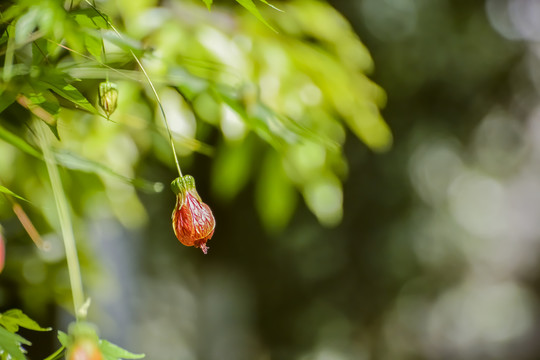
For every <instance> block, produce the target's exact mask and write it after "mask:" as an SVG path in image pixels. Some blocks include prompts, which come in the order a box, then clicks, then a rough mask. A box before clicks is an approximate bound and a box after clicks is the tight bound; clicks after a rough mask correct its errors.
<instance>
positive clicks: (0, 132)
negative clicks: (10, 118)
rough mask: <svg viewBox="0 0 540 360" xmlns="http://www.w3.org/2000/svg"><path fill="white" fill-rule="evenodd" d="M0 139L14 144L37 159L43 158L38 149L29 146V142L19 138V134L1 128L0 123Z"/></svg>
mask: <svg viewBox="0 0 540 360" xmlns="http://www.w3.org/2000/svg"><path fill="white" fill-rule="evenodd" d="M0 139H2V140H4V141H5V142H7V143H9V144H11V145H13V146H15V147H16V148H18V149H19V150H21V151H23V152H25V153H27V154H28V155H31V156H33V157H35V158H38V159H43V157H42V156H41V153H40V152H39V151H37V150H36V149H34V148H33V147H32V146H30V144H28V143H27V142H26V141H25V140H23V139H21V138H20V137H19V136H17V135H15V134H14V133H12V132H11V131H9V130H7V129H5V128H3V127H2V125H0Z"/></svg>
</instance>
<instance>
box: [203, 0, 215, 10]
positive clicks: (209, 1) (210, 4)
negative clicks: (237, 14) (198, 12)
mask: <svg viewBox="0 0 540 360" xmlns="http://www.w3.org/2000/svg"><path fill="white" fill-rule="evenodd" d="M203 1H204V3H205V4H206V7H207V8H208V10H210V8H211V7H212V3H213V2H214V0H203Z"/></svg>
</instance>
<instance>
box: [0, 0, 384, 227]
mask: <svg viewBox="0 0 540 360" xmlns="http://www.w3.org/2000/svg"><path fill="white" fill-rule="evenodd" d="M262 2H263V3H264V4H266V5H269V6H267V7H264V8H260V9H259V8H258V7H257V6H256V5H255V3H254V2H253V1H252V0H249V1H243V0H242V1H238V3H240V4H241V5H242V6H243V7H244V8H246V9H247V10H249V12H250V13H251V14H250V15H249V16H245V15H244V14H242V13H240V14H239V15H235V17H234V21H235V24H236V26H235V28H234V29H231V28H228V27H226V26H222V25H220V23H219V22H216V21H215V18H216V16H220V14H221V13H225V12H230V11H231V10H227V9H224V8H220V7H219V6H217V5H216V4H213V2H212V1H205V4H206V5H207V6H208V7H210V6H211V5H213V6H212V12H209V13H207V14H206V15H204V14H203V15H200V14H199V15H200V16H202V17H200V21H198V22H187V23H179V22H177V21H176V20H174V18H164V19H162V26H160V27H159V28H153V27H149V28H145V27H142V28H137V29H135V28H133V27H130V25H129V24H130V22H131V21H133V19H134V17H136V16H138V14H142V13H143V12H144V11H145V9H147V6H148V5H142V4H141V5H140V6H137V7H134V8H133V9H132V10H131V12H129V13H125V14H123V15H122V16H123V18H121V19H118V16H119V15H115V14H116V13H115V10H114V9H113V8H109V11H111V14H112V15H113V16H108V15H107V14H104V13H103V12H102V11H99V9H95V8H92V7H90V6H89V5H88V3H87V2H81V3H79V4H78V5H77V3H74V4H73V6H72V8H67V9H66V8H62V7H60V6H59V5H58V3H56V2H54V1H44V2H40V3H39V4H33V2H26V1H22V2H21V4H19V6H17V7H10V8H8V9H7V11H5V12H4V14H3V21H4V24H6V25H7V27H6V28H5V31H4V33H3V35H2V43H1V44H2V45H1V46H2V47H3V48H4V50H5V53H6V56H5V61H4V63H5V64H4V65H5V66H4V78H5V79H6V80H7V81H6V82H4V83H3V84H1V86H0V88H1V91H2V94H3V96H2V102H0V110H4V112H5V111H6V109H7V110H10V111H11V112H13V111H16V112H21V110H20V108H16V105H14V104H17V103H18V104H20V105H22V106H23V107H25V108H26V109H27V110H28V111H29V112H30V113H31V114H33V115H34V116H36V117H38V118H40V119H41V120H43V121H45V122H46V123H47V125H48V126H49V127H50V128H51V130H52V131H53V132H54V133H55V135H56V136H57V137H58V138H59V139H60V140H61V141H60V142H59V143H57V144H56V147H57V148H58V149H57V151H56V157H57V161H58V162H59V163H61V164H62V165H64V166H67V167H68V168H71V169H77V170H83V171H86V172H93V173H96V174H98V175H99V176H100V177H101V176H102V175H105V176H106V175H113V176H115V177H116V178H118V179H121V180H123V181H127V182H128V183H129V184H132V185H135V186H138V187H141V188H142V189H146V190H149V191H153V190H154V191H155V190H156V189H158V188H160V185H156V182H147V181H144V180H142V181H139V180H132V179H135V178H136V177H135V176H133V175H132V173H133V171H134V169H133V167H132V166H131V165H130V164H132V163H134V162H136V161H137V156H138V155H132V153H131V152H128V153H125V154H122V153H116V154H115V155H114V158H116V159H115V160H114V162H111V161H110V160H109V161H108V163H104V162H103V161H104V160H105V161H106V162H107V157H104V156H103V153H102V151H100V150H99V147H102V148H107V147H109V146H112V145H111V142H110V139H111V138H115V137H125V136H128V139H129V141H135V143H136V147H137V149H136V153H138V154H141V155H142V154H148V153H149V152H152V151H154V152H156V156H157V157H158V158H162V159H163V161H166V162H167V164H168V165H171V161H170V157H169V156H170V155H166V156H162V155H160V153H159V151H158V148H160V147H161V145H158V144H159V142H160V141H161V140H156V139H157V138H156V137H155V135H154V134H160V133H162V131H163V128H162V126H161V124H160V123H159V122H157V123H154V122H153V121H152V118H156V119H158V118H159V115H158V114H157V113H155V111H156V105H155V99H154V98H153V96H152V95H150V94H149V93H148V91H147V89H146V88H145V87H144V86H141V85H140V84H141V81H142V79H143V76H142V74H140V73H139V72H138V71H136V70H137V69H136V67H135V63H134V60H133V57H132V54H131V51H134V53H135V54H136V55H138V56H142V62H143V64H145V66H146V67H148V70H149V75H150V77H151V79H152V80H153V82H154V83H155V85H156V89H157V91H158V93H165V92H167V93H169V91H170V90H171V89H175V90H176V91H178V92H179V93H180V95H181V97H180V98H178V99H177V100H175V101H174V102H171V101H168V100H167V99H165V100H164V101H163V106H164V109H165V111H166V112H167V111H168V109H169V108H174V107H175V106H178V105H176V104H178V103H181V104H182V105H181V107H182V110H181V113H182V115H181V117H178V118H173V125H174V123H175V122H177V121H179V122H180V123H182V122H184V123H185V121H186V120H185V119H186V118H193V119H195V123H191V124H190V125H188V127H189V129H190V130H189V131H187V132H186V131H180V132H179V131H178V130H175V129H174V126H173V137H174V138H175V143H176V146H177V147H178V148H179V149H180V150H179V152H180V154H181V155H190V154H191V153H192V152H193V151H195V152H202V153H205V154H211V153H213V154H217V155H216V158H215V166H213V170H214V172H213V179H216V180H213V182H214V183H215V184H218V183H219V184H220V186H217V185H215V186H214V188H215V189H216V194H217V195H218V196H220V197H222V198H223V200H231V199H232V198H234V196H235V195H236V194H238V193H239V192H240V191H241V189H242V187H243V186H244V185H246V184H247V183H248V182H249V179H250V178H252V177H253V176H254V175H255V173H254V172H253V171H252V170H251V169H250V167H251V165H250V164H251V161H252V160H250V159H249V156H248V155H246V154H249V152H250V151H251V150H250V149H252V148H253V144H252V142H250V141H247V140H246V139H248V138H249V137H248V136H247V135H248V134H249V132H253V133H254V134H256V135H257V137H258V138H259V140H262V141H263V142H265V143H267V144H269V145H270V148H266V149H265V148H264V147H260V146H258V148H259V149H260V150H259V151H260V152H261V154H263V153H264V152H275V153H276V154H277V156H278V158H280V160H279V161H276V162H275V164H277V166H278V167H280V168H281V169H279V170H277V173H278V174H282V176H280V177H279V178H278V179H279V182H280V183H281V185H280V186H277V185H276V186H275V189H273V190H272V191H277V190H276V189H278V188H279V189H289V190H287V191H286V193H287V194H288V195H284V197H280V196H268V199H266V201H269V203H268V206H267V207H266V206H262V205H261V200H258V205H257V208H258V209H259V211H260V214H261V217H262V218H263V219H266V220H263V223H264V224H266V225H267V226H268V228H272V227H276V228H283V227H284V226H285V225H286V224H287V222H288V219H289V218H290V216H291V215H292V213H293V210H294V207H295V205H294V204H296V201H295V200H293V199H294V198H295V195H293V192H291V191H290V190H291V189H297V190H298V191H300V192H301V193H302V195H303V196H304V199H305V200H306V203H307V204H308V205H309V207H310V209H312V211H313V213H314V214H315V215H316V216H317V217H318V218H319V220H320V221H321V222H322V223H323V224H328V225H331V224H335V223H337V222H339V219H340V216H341V215H340V214H341V207H340V206H333V207H328V206H326V205H325V204H324V201H315V200H314V199H315V198H317V199H324V198H325V197H324V196H322V197H321V196H319V195H320V194H321V193H324V191H323V190H322V189H327V190H328V189H330V188H331V189H332V191H330V192H328V194H330V193H332V194H335V195H337V196H338V197H339V198H341V197H342V194H341V186H340V180H341V179H343V178H344V177H345V176H346V174H347V166H346V163H345V159H344V158H343V155H342V150H341V147H342V145H343V143H344V141H345V134H346V132H345V127H348V128H349V129H350V130H351V131H352V132H353V133H354V134H356V135H357V136H358V137H359V138H360V139H361V140H363V141H364V142H365V143H366V145H368V146H370V147H371V148H372V149H374V150H376V151H383V150H385V149H387V148H388V147H389V146H390V144H391V140H392V138H391V134H390V132H389V130H388V127H387V125H386V124H385V123H384V121H383V120H382V118H381V116H380V114H379V112H378V108H379V107H380V106H383V105H384V102H385V95H384V92H383V91H382V90H381V89H380V88H379V87H378V86H377V85H375V84H374V83H373V82H371V81H370V80H369V79H368V78H367V77H366V76H365V72H366V71H369V70H370V69H371V68H372V61H371V59H370V57H369V53H368V52H367V50H366V49H365V47H364V46H363V45H362V44H361V42H360V41H359V40H358V38H357V37H356V35H355V34H354V32H353V31H352V29H351V27H350V26H349V25H348V24H347V22H346V21H345V20H344V19H343V17H342V16H341V15H340V14H339V13H337V12H336V11H335V10H333V9H332V8H331V7H329V6H328V5H326V4H325V3H323V2H319V1H309V0H298V1H292V2H287V3H283V4H279V5H278V7H279V8H280V9H283V11H284V12H283V13H282V12H278V11H276V7H274V6H273V5H271V4H270V3H268V2H266V1H262ZM196 8H197V7H196V6H194V5H190V4H189V3H186V4H185V8H184V9H183V11H184V12H186V13H190V12H194V11H196ZM38 13H39V14H48V17H43V16H37V15H36V14H38ZM148 16H150V15H148ZM121 21H123V22H125V23H126V25H127V28H126V29H125V30H122V29H120V30H119V31H120V33H121V36H119V35H117V34H116V33H115V32H114V31H111V24H112V22H116V23H121ZM270 23H272V28H275V30H276V31H277V33H276V32H272V31H268V26H270V25H269V24H270ZM53 24H54V26H53ZM130 29H131V30H130ZM115 31H116V30H115ZM122 31H123V32H122ZM171 36H173V37H174V38H175V39H174V41H175V44H176V46H174V47H171V46H170V43H169V41H171V40H172V38H171ZM142 38H144V39H145V45H143V44H142V43H141V42H140V40H139V39H142ZM12 39H13V40H12ZM306 39H309V41H306ZM64 43H65V44H66V45H62V44H64ZM150 47H151V48H152V49H153V51H149V50H148V49H149V48H150ZM104 49H105V51H106V53H103V50H104ZM11 53H12V55H13V56H10V54H11ZM23 54H31V56H27V55H23ZM158 54H159V55H158ZM107 78H110V79H111V80H114V81H115V82H116V83H117V84H118V90H119V93H118V110H117V112H115V114H114V115H112V117H111V120H112V121H114V122H115V124H117V125H112V124H109V125H105V124H101V125H98V124H96V122H99V121H103V120H100V118H98V117H95V115H99V116H101V117H104V115H102V114H101V113H100V112H99V111H98V110H97V107H96V103H97V102H96V101H95V100H94V99H96V97H95V96H96V93H97V85H96V83H95V81H96V80H99V81H103V80H105V79H107ZM142 83H144V82H142ZM4 95H5V96H4ZM175 103H176V104H175ZM81 110H82V111H81ZM85 112H86V113H85ZM1 116H2V113H0V119H1ZM26 116H27V117H28V115H26ZM23 119H24V117H23ZM23 121H24V120H23ZM89 121H91V122H92V123H94V125H92V123H90V122H89ZM156 121H157V120H156ZM189 121H191V120H189ZM197 121H198V122H199V123H197ZM203 123H207V124H209V125H210V126H214V127H217V128H218V129H220V130H221V132H222V135H223V137H224V139H225V141H223V142H221V143H220V145H218V146H217V147H216V148H215V149H212V148H211V147H209V146H208V145H207V144H205V143H204V141H205V140H206V136H207V134H208V132H207V131H206V132H200V134H199V137H198V138H197V137H196V136H197V133H199V128H202V127H203V126H204V125H203ZM183 126H186V125H183ZM7 129H9V130H7ZM123 129H127V132H126V131H124V130H123ZM135 129H138V130H137V131H136V130H135ZM122 133H123V134H122ZM0 139H2V140H4V141H7V142H9V143H10V144H12V145H14V146H16V147H17V148H18V149H19V150H22V151H24V152H25V153H27V154H29V155H32V156H34V157H38V158H40V157H41V155H40V154H39V152H37V151H35V150H34V148H33V146H32V143H33V140H32V137H31V136H30V137H28V135H25V134H24V133H23V132H21V127H20V126H17V127H13V125H12V124H5V122H4V121H0ZM89 139H90V141H89ZM155 141H157V143H155V144H153V142H155ZM89 142H90V143H93V144H94V145H93V146H94V148H93V151H88V149H89V146H91V145H89ZM83 152H84V154H83ZM233 154H236V155H234V156H233ZM291 154H292V155H291ZM133 156H135V158H133ZM268 157H269V158H270V157H272V156H270V155H269V156H268ZM128 159H131V160H128ZM309 159H311V160H309ZM122 163H123V164H125V165H122V166H120V167H118V166H117V165H118V164H122ZM113 168H114V171H113V170H111V169H113ZM120 169H121V170H120ZM230 169H234V171H230ZM231 173H232V174H231ZM321 177H322V178H323V179H326V180H321ZM221 179H223V181H222V180H221ZM255 179H256V181H262V182H263V183H261V184H260V185H259V186H257V189H261V188H266V187H269V186H270V185H269V184H268V181H266V180H264V178H263V177H260V176H259V177H256V178H255ZM276 181H278V180H276ZM264 184H266V185H264ZM8 185H9V184H8ZM106 186H111V185H110V183H109V182H106ZM257 191H258V194H259V195H258V198H259V199H261V195H260V194H262V192H261V190H257ZM314 194H319V195H317V196H316V195H314ZM23 195H26V194H23ZM291 196H292V197H291ZM285 197H287V198H290V199H289V200H287V199H285ZM277 199H280V200H277ZM133 201H137V200H136V199H133ZM272 202H279V203H276V204H272ZM286 203H287V204H289V205H288V206H287V208H288V209H289V208H290V209H289V210H287V211H283V212H279V211H278V210H275V213H276V214H277V213H281V215H280V217H276V216H274V217H272V216H270V215H269V213H268V212H269V211H270V210H268V209H273V208H275V209H279V208H285V204H286ZM340 203H341V202H337V205H339V204H340ZM338 207H339V208H338ZM263 209H264V210H263ZM329 209H333V210H332V211H330V210H329ZM271 218H273V219H274V220H269V219H271Z"/></svg>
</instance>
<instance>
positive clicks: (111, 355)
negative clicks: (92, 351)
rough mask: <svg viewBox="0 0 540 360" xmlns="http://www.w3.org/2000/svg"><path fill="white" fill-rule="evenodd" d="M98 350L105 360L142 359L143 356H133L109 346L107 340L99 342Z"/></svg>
mask: <svg viewBox="0 0 540 360" xmlns="http://www.w3.org/2000/svg"><path fill="white" fill-rule="evenodd" d="M99 349H100V351H101V354H102V355H103V356H104V357H105V360H120V359H142V358H144V356H145V355H144V354H134V353H131V352H129V351H127V350H125V349H122V348H121V347H119V346H116V345H114V344H111V343H110V342H108V341H107V340H100V341H99Z"/></svg>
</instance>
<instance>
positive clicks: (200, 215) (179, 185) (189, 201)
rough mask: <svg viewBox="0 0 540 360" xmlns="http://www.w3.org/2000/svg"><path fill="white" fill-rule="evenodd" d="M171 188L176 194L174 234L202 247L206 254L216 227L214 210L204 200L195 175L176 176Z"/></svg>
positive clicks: (173, 214) (190, 243)
mask: <svg viewBox="0 0 540 360" xmlns="http://www.w3.org/2000/svg"><path fill="white" fill-rule="evenodd" d="M171 188H172V190H173V192H174V193H175V194H176V206H175V208H174V211H173V213H172V223H173V230H174V234H175V235H176V237H177V238H178V240H179V241H180V242H181V243H182V244H184V245H186V246H195V247H196V248H197V247H198V248H201V250H202V251H203V252H204V253H205V254H206V253H207V251H208V247H207V246H206V242H207V241H208V240H210V238H212V235H214V229H215V227H216V220H215V219H214V215H213V214H212V210H210V208H209V207H208V205H206V204H205V203H203V202H202V200H201V197H200V196H199V194H198V193H197V189H196V188H195V179H194V178H193V176H191V175H185V176H182V177H179V178H176V179H175V180H174V181H173V182H172V183H171Z"/></svg>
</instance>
